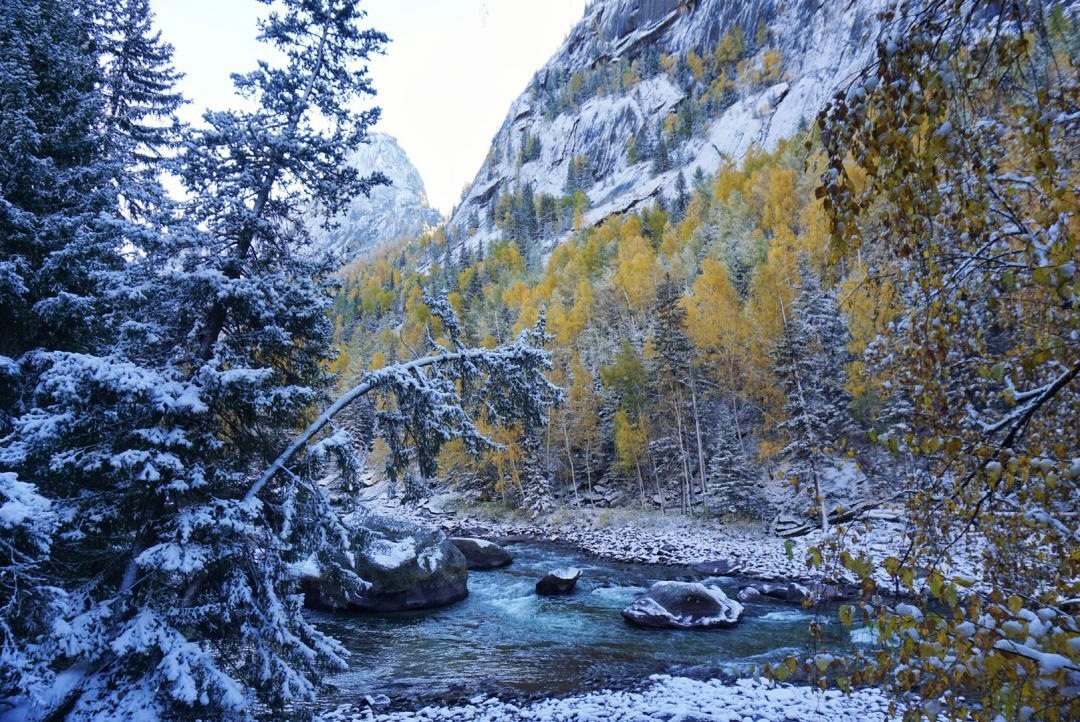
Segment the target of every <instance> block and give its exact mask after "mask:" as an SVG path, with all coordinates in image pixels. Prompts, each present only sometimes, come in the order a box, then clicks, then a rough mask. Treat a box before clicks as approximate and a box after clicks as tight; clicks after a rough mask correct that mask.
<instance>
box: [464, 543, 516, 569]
mask: <svg viewBox="0 0 1080 722" xmlns="http://www.w3.org/2000/svg"><path fill="white" fill-rule="evenodd" d="M450 542H451V543H452V544H453V545H454V546H456V547H457V548H458V551H459V552H461V553H462V554H464V555H465V562H466V563H467V564H468V566H469V569H474V570H482V569H498V568H499V567H505V566H506V565H507V564H509V563H510V562H512V561H514V555H513V554H511V553H510V552H508V551H506V550H505V549H503V548H502V547H501V546H499V545H498V544H495V543H494V542H489V541H487V540H486V539H473V538H471V537H451V538H450Z"/></svg>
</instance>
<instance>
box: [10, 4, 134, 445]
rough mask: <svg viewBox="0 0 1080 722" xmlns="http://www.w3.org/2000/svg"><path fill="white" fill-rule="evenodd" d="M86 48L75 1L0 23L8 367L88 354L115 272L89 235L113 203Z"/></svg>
mask: <svg viewBox="0 0 1080 722" xmlns="http://www.w3.org/2000/svg"><path fill="white" fill-rule="evenodd" d="M91 40H92V29H91V27H90V25H89V24H88V23H87V22H86V21H85V20H84V19H83V18H81V17H79V16H78V15H77V14H76V12H75V8H74V7H73V0H44V1H42V2H37V1H34V0H12V1H11V2H6V3H5V4H4V8H3V12H2V13H0V107H2V108H3V122H0V193H2V194H3V195H2V202H0V354H2V355H3V356H4V357H6V358H9V359H18V358H19V357H20V356H22V355H23V354H24V353H26V352H27V351H28V350H30V349H33V348H38V347H45V348H50V349H54V348H65V349H68V350H82V349H86V348H88V347H90V346H91V345H92V343H93V339H94V338H95V337H96V335H97V334H98V332H99V329H97V328H96V322H97V313H96V306H95V299H96V298H97V296H98V294H99V291H100V289H101V285H102V274H106V273H109V272H111V271H115V270H117V269H118V268H119V267H120V266H121V258H120V256H119V254H118V253H116V250H115V247H114V244H113V243H112V241H111V240H110V239H109V238H108V237H107V236H106V235H105V234H103V233H102V232H101V229H100V227H99V226H98V225H96V221H97V218H98V216H99V214H101V213H102V212H108V210H109V209H110V208H111V206H112V204H113V202H114V195H115V192H114V185H115V180H116V172H115V171H116V169H115V168H114V167H113V166H112V165H111V164H110V163H109V158H108V157H106V156H105V155H104V154H103V152H102V151H103V147H104V146H105V142H104V140H105V139H104V136H103V132H102V126H103V112H102V110H103V109H102V104H101V99H100V95H99V94H98V93H97V90H96V88H97V85H98V84H99V82H100V73H99V69H98V65H97V58H96V57H95V56H94V55H93V54H92V53H91V52H90V50H89V47H90V45H91ZM10 379H11V377H10V376H9V375H7V374H5V380H10ZM0 383H2V381H0ZM4 393H5V392H4V391H2V390H0V396H3V395H4ZM10 401H11V402H12V403H13V402H14V401H13V400H10ZM0 408H2V409H3V411H0V414H4V413H6V412H8V411H9V410H10V409H11V408H12V406H11V404H10V403H9V399H7V398H4V399H3V403H0ZM2 422H3V419H2V418H0V423H2ZM0 428H2V427H0ZM3 430H6V429H3Z"/></svg>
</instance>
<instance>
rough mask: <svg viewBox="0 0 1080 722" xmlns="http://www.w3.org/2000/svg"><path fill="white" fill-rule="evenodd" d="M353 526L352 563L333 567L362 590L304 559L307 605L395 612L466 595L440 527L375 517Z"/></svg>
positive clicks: (456, 554) (459, 565)
mask: <svg viewBox="0 0 1080 722" xmlns="http://www.w3.org/2000/svg"><path fill="white" fill-rule="evenodd" d="M357 525H358V527H359V528H358V530H357V532H356V539H355V541H354V546H353V559H354V563H351V564H350V563H349V562H348V561H347V560H339V565H340V568H341V569H344V570H347V571H350V572H354V573H355V574H356V575H357V576H358V577H359V578H360V579H361V580H363V582H364V584H363V585H362V586H363V589H362V591H361V590H357V591H347V588H346V587H345V586H344V585H342V584H341V582H340V577H341V575H340V572H337V573H335V572H336V570H330V569H318V568H317V567H316V565H314V564H313V563H312V562H310V561H309V563H307V564H305V565H304V567H303V568H302V569H301V570H300V574H301V586H302V588H303V590H304V604H305V605H306V606H307V607H308V608H311V609H322V610H328V611H349V612H400V611H408V610H414V609H430V608H432V607H441V606H444V605H446V604H451V603H453V602H456V601H458V600H460V599H464V598H465V597H466V596H468V594H469V590H468V586H467V584H466V582H467V579H468V571H467V563H466V560H465V556H464V555H463V554H462V553H461V552H460V551H458V548H457V547H456V546H454V545H453V544H452V543H451V542H450V540H448V539H447V538H446V535H445V534H443V533H442V532H441V531H439V530H437V529H433V528H429V527H425V526H421V525H419V524H413V523H409V522H403V521H396V520H390V519H386V518H382V517H378V516H368V517H365V518H364V519H363V520H362V521H360V522H358V523H357Z"/></svg>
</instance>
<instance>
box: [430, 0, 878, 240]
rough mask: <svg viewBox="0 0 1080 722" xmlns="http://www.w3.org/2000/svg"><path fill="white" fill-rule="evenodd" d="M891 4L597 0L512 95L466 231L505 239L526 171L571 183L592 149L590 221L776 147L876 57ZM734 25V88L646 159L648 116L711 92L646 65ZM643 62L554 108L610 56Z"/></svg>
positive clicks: (539, 184)
mask: <svg viewBox="0 0 1080 722" xmlns="http://www.w3.org/2000/svg"><path fill="white" fill-rule="evenodd" d="M884 6H885V3H884V2H883V1H882V0H822V1H820V2H819V1H802V2H782V1H780V0H747V1H746V2H731V1H730V0H646V1H644V2H643V1H642V0H598V1H597V2H594V3H593V4H592V5H590V6H589V8H588V9H587V10H586V12H585V17H584V18H583V19H582V20H581V21H580V22H579V23H578V25H577V26H575V27H574V28H573V29H572V30H571V31H570V33H569V35H568V36H567V39H566V41H565V42H564V44H563V46H562V47H561V48H560V49H559V51H558V52H557V53H556V54H555V55H554V56H553V57H552V58H551V60H549V61H548V63H547V64H546V65H545V66H544V67H543V68H542V69H541V70H540V71H539V72H538V73H537V74H536V77H535V78H534V80H533V82H532V83H531V84H530V86H529V87H528V88H527V89H526V90H525V92H524V93H522V95H521V96H520V97H519V98H518V99H517V100H516V101H515V102H514V103H513V104H512V105H511V107H510V110H509V112H508V114H507V117H506V120H505V122H504V124H503V126H502V128H501V129H500V130H499V132H498V134H497V135H496V136H495V138H494V140H493V141H492V150H491V153H490V154H489V156H488V158H487V160H486V161H485V162H484V164H483V166H482V167H481V169H480V171H479V172H478V173H477V175H476V178H475V180H474V181H473V183H472V185H471V187H470V189H469V190H468V192H467V194H466V195H465V197H464V198H463V200H462V202H461V204H460V205H459V207H458V208H457V209H456V211H455V212H454V214H453V216H452V218H451V221H450V223H451V226H452V227H454V228H455V230H456V233H455V234H454V238H455V240H456V239H464V240H465V242H467V243H468V244H469V245H470V246H475V245H476V244H477V243H484V244H485V245H486V244H487V243H488V242H489V241H490V240H492V239H495V238H498V237H499V235H500V233H501V229H500V228H499V227H498V226H497V225H496V224H495V223H494V222H493V221H494V220H495V218H494V216H495V214H493V213H492V209H493V206H494V204H495V203H496V202H497V200H498V199H499V197H500V196H503V195H505V194H507V193H512V192H514V191H515V189H517V188H520V187H522V186H524V184H526V183H528V184H529V185H530V187H531V190H532V192H534V193H536V194H541V193H548V194H552V195H554V196H560V195H562V194H563V193H564V192H565V189H566V185H567V174H568V170H569V169H570V167H571V164H572V163H573V162H574V159H575V158H585V159H587V162H588V165H589V169H590V175H591V177H590V178H589V179H588V180H589V184H588V187H587V193H588V196H589V209H588V210H587V212H586V213H584V217H583V220H584V221H585V222H587V223H597V222H599V221H601V220H602V219H603V218H605V217H606V216H608V215H609V214H611V213H617V212H622V211H626V210H629V209H631V208H634V207H635V206H638V205H639V204H641V203H642V202H651V199H653V198H654V197H656V196H657V194H658V193H663V194H664V195H665V196H668V197H669V196H671V195H672V193H674V191H675V187H676V183H677V179H678V176H679V173H680V171H681V172H682V173H683V174H684V175H685V178H686V180H690V179H691V178H692V176H693V174H694V172H695V171H696V170H697V169H698V168H701V169H702V170H704V171H705V172H713V171H715V170H716V168H717V167H718V166H719V164H720V163H721V161H722V159H725V158H726V159H731V160H734V161H738V160H739V159H740V158H741V157H742V156H743V155H744V154H745V153H746V152H747V150H748V149H749V148H751V146H754V145H757V146H759V147H763V148H765V149H767V150H768V149H772V148H773V147H775V145H776V144H777V142H778V141H780V140H781V139H784V138H788V137H790V136H791V135H792V134H794V133H795V132H796V131H797V130H798V129H799V128H800V126H803V125H805V124H808V123H810V122H812V121H813V119H814V117H815V115H816V113H817V112H818V110H819V109H820V108H821V107H822V105H823V104H824V102H825V101H826V100H827V99H828V97H829V96H830V95H831V94H832V93H833V92H834V91H835V90H836V89H837V88H838V87H839V86H841V85H843V84H844V82H845V81H846V80H848V79H849V78H851V77H852V76H853V75H854V74H855V73H856V72H857V71H858V70H860V69H861V68H862V67H863V66H864V65H865V64H866V63H867V62H868V61H869V60H870V59H871V58H872V56H873V53H874V43H873V38H874V34H875V32H874V31H875V28H876V24H877V14H878V12H879V11H881V10H882V9H883V7H884ZM736 28H740V29H741V31H742V35H743V37H745V39H746V47H745V51H744V55H743V56H742V57H741V59H740V63H739V67H740V69H745V71H743V70H740V73H742V74H741V75H740V77H738V78H734V77H733V78H731V80H732V81H734V87H733V88H732V90H731V92H727V93H726V94H725V95H724V97H723V100H722V101H721V102H720V103H718V104H714V105H712V106H711V111H710V113H709V117H706V118H705V119H704V120H703V121H698V122H697V123H696V125H695V131H694V133H693V134H692V135H691V136H690V137H684V138H680V139H679V142H678V147H677V148H673V149H671V151H670V153H671V163H670V167H669V168H667V169H664V170H657V169H656V166H655V164H653V163H650V161H649V159H647V158H645V159H641V158H638V159H633V158H632V157H631V156H630V155H629V154H628V153H627V152H626V150H627V147H628V145H629V144H630V143H631V142H632V139H633V137H634V136H635V133H640V131H641V129H642V128H643V126H644V127H645V129H646V131H649V130H651V131H652V132H653V133H654V137H655V133H656V129H657V128H658V127H660V126H661V125H662V124H663V123H664V122H665V121H666V120H667V119H668V118H669V116H671V115H672V114H674V113H677V112H678V111H679V110H680V108H681V106H682V105H683V104H686V103H689V102H697V103H699V104H702V103H703V102H704V101H703V94H702V92H701V89H700V83H699V87H698V88H695V87H694V83H693V82H692V79H691V78H689V77H684V76H685V73H686V72H687V71H686V70H682V69H680V68H679V67H678V66H676V67H675V68H674V70H672V69H670V66H668V67H669V69H668V70H667V72H642V69H644V68H647V66H649V64H650V63H651V64H652V65H653V66H655V65H656V63H657V61H656V58H657V57H660V58H676V57H680V56H682V57H685V56H686V55H687V54H688V53H689V52H690V51H694V52H695V53H696V54H697V56H699V57H706V58H708V57H709V55H710V54H711V53H713V51H714V49H715V48H716V47H717V45H718V43H720V42H721V41H722V39H723V38H724V36H725V35H726V34H728V33H730V32H732V31H733V30H735V29H736ZM777 58H779V59H780V66H779V67H778V68H774V69H773V72H772V73H768V74H759V76H758V80H757V82H748V81H746V79H745V75H746V74H750V73H752V71H753V70H754V69H755V68H756V67H760V66H761V65H762V64H763V63H764V62H767V61H768V60H772V61H773V62H775V61H776V59H777ZM634 63H636V65H635V66H634V67H636V68H638V71H637V72H638V73H639V74H640V76H641V77H640V79H634V80H633V81H632V82H631V84H630V87H628V88H627V87H617V88H612V87H610V86H611V84H610V83H609V84H608V85H606V86H601V87H598V88H597V89H596V91H595V92H591V93H588V94H586V95H587V97H581V96H579V98H580V102H574V103H573V104H572V105H571V106H570V107H568V108H561V107H560V108H559V112H558V113H557V114H555V113H553V112H552V108H551V103H550V102H548V101H547V99H549V98H551V97H552V96H553V95H556V94H558V93H559V92H562V89H564V88H565V87H566V85H567V84H568V83H574V82H580V76H588V74H589V73H593V74H594V76H595V74H596V72H597V68H602V67H604V66H607V67H608V68H618V69H619V71H618V73H616V77H621V76H622V75H624V74H625V72H626V70H625V69H628V68H629V66H630V65H631V64H634ZM733 65H734V64H733ZM631 72H633V71H631ZM680 73H682V75H680ZM575 74H577V75H578V76H579V78H578V80H574V76H575ZM763 75H764V79H765V81H766V82H761V80H762V76H763ZM773 81H775V82H773ZM617 84H618V85H620V86H624V85H625V84H622V83H618V82H617ZM553 116H554V117H553ZM669 122H670V121H669ZM530 142H531V143H532V148H531V152H529V153H526V152H524V151H525V145H526V144H527V143H530ZM567 232H568V229H567V228H566V224H565V223H563V225H562V226H561V227H558V228H557V229H556V230H550V229H549V230H547V231H546V232H545V233H544V234H543V237H542V239H541V240H542V241H543V242H544V243H545V245H546V246H547V247H550V245H551V244H552V243H553V242H554V241H555V240H558V239H560V238H562V237H565V235H566V234H567Z"/></svg>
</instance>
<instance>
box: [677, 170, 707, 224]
mask: <svg viewBox="0 0 1080 722" xmlns="http://www.w3.org/2000/svg"><path fill="white" fill-rule="evenodd" d="M698 170H701V169H700V168H698ZM689 203H690V194H689V193H688V192H687V190H686V176H685V175H683V172H682V171H681V170H680V171H679V175H678V177H677V178H676V179H675V220H676V221H680V220H682V217H683V215H684V214H685V213H686V206H687V205H689Z"/></svg>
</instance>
